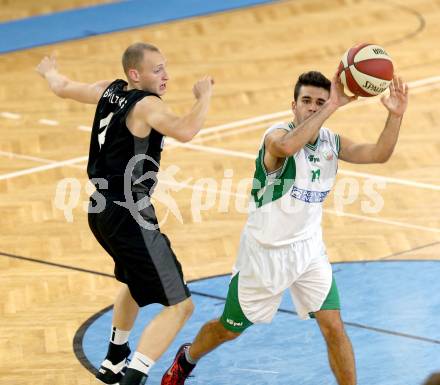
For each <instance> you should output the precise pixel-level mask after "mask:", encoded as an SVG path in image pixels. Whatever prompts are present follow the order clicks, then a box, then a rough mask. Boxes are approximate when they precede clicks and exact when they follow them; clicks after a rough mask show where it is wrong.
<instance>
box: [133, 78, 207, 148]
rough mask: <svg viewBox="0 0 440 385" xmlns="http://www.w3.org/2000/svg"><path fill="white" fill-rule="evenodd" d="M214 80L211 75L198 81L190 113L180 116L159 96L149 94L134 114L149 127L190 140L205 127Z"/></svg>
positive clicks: (179, 138)
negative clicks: (194, 100)
mask: <svg viewBox="0 0 440 385" xmlns="http://www.w3.org/2000/svg"><path fill="white" fill-rule="evenodd" d="M213 84H214V81H213V80H212V78H211V77H210V76H206V77H204V78H203V79H201V80H199V81H198V82H196V84H195V85H194V88H193V93H194V96H195V98H196V102H195V103H194V105H193V106H192V108H191V110H190V111H189V113H187V114H186V115H184V116H182V117H179V116H176V115H175V114H174V113H173V112H172V111H171V110H170V108H169V107H168V106H167V105H166V104H165V103H164V102H163V101H162V100H161V99H159V98H156V97H153V96H149V97H146V98H145V99H143V100H142V101H141V102H139V103H137V106H136V107H135V111H134V114H135V115H136V116H137V117H140V118H142V119H143V120H144V121H145V122H146V124H147V125H148V126H149V127H153V128H154V129H155V130H157V131H159V132H160V133H161V134H163V135H166V136H170V137H172V138H174V139H176V140H178V141H180V142H188V141H190V140H191V139H192V138H193V137H194V136H195V135H196V134H197V133H198V132H199V131H200V130H201V129H202V127H203V124H204V122H205V118H206V115H207V113H208V109H209V104H210V101H211V96H212V86H213Z"/></svg>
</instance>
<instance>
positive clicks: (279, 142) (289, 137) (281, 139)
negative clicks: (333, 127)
mask: <svg viewBox="0 0 440 385" xmlns="http://www.w3.org/2000/svg"><path fill="white" fill-rule="evenodd" d="M356 99H357V97H356V96H348V95H346V94H345V93H344V86H343V85H342V83H341V79H340V78H339V75H338V72H336V73H335V74H334V76H333V79H332V84H331V88H330V97H329V99H328V100H327V101H326V102H325V103H324V105H323V107H322V108H321V109H320V110H319V111H317V112H315V113H314V114H312V115H311V116H310V117H309V118H308V119H306V120H305V121H304V122H302V123H301V124H299V125H298V126H297V127H296V128H295V130H293V131H290V132H288V133H285V132H283V131H282V130H276V131H274V132H273V133H271V134H269V135H267V137H266V140H265V146H266V148H267V150H268V152H269V153H270V154H271V155H272V156H273V157H276V158H285V157H287V156H291V155H293V154H295V153H296V152H298V151H299V150H300V149H301V148H302V147H304V146H305V145H306V144H307V143H308V142H309V141H310V140H311V138H313V137H314V136H315V135H316V134H317V132H319V130H320V128H321V126H322V125H323V123H324V122H325V121H326V120H327V119H328V118H329V117H330V116H331V115H332V114H333V113H334V112H335V111H336V110H337V109H338V108H339V107H342V106H344V105H346V104H348V103H350V102H352V101H354V100H356Z"/></svg>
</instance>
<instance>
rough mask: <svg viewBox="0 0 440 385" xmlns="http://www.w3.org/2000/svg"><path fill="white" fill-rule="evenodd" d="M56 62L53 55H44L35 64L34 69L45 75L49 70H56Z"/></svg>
mask: <svg viewBox="0 0 440 385" xmlns="http://www.w3.org/2000/svg"><path fill="white" fill-rule="evenodd" d="M56 69H57V63H56V60H55V57H53V56H45V57H44V58H43V60H41V62H40V63H39V64H38V65H37V67H36V68H35V70H36V71H37V72H38V73H39V74H40V75H41V76H43V77H44V76H45V75H46V74H47V73H48V72H49V71H52V70H56Z"/></svg>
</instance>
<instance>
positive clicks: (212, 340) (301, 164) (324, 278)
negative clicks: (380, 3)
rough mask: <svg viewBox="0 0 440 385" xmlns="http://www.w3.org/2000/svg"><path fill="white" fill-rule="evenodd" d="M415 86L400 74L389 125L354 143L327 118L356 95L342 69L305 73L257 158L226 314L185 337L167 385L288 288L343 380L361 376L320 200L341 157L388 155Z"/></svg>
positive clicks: (348, 382) (262, 319)
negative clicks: (289, 113)
mask: <svg viewBox="0 0 440 385" xmlns="http://www.w3.org/2000/svg"><path fill="white" fill-rule="evenodd" d="M407 95H408V88H407V86H406V85H405V84H404V83H403V82H402V80H401V79H400V78H398V77H394V79H393V81H392V83H391V86H390V95H389V96H386V97H383V98H382V103H383V105H384V106H385V108H386V109H387V110H388V118H387V121H386V123H385V127H384V129H383V131H382V133H381V135H380V137H379V139H378V140H377V142H376V143H375V144H355V143H353V142H352V141H350V140H349V139H347V138H344V137H340V136H339V135H336V134H334V133H332V132H331V131H330V130H329V129H328V128H325V127H323V126H322V125H323V123H324V122H325V121H326V120H327V119H328V118H329V117H330V116H331V115H332V114H333V113H334V112H335V111H336V110H337V109H338V108H339V107H341V106H343V105H345V104H347V103H349V102H351V101H353V100H355V99H356V97H348V96H347V95H345V94H344V90H343V86H342V84H341V82H340V79H339V77H338V76H337V75H335V77H334V78H333V81H332V82H330V81H329V80H328V79H327V78H325V77H324V76H323V75H322V74H321V73H319V72H315V71H311V72H307V73H305V74H302V75H301V76H300V77H299V79H298V82H297V84H296V85H295V92H294V101H293V102H292V110H293V113H294V119H293V121H292V122H290V123H281V124H276V125H274V126H272V127H270V128H269V129H268V130H267V131H266V133H265V135H264V137H263V140H262V145H261V148H260V151H259V154H258V158H257V160H256V170H255V176H254V185H253V188H252V192H251V195H252V199H251V201H252V204H253V209H252V210H251V212H250V214H249V218H248V221H247V223H246V225H245V227H244V230H243V232H242V235H241V241H240V247H239V251H238V257H237V261H236V263H235V266H234V268H233V275H232V279H231V283H230V286H229V291H228V296H227V299H226V304H225V308H224V312H223V315H222V316H221V318H220V319H218V320H213V321H210V322H208V323H206V324H205V325H204V326H203V327H202V328H201V330H200V331H199V333H198V335H197V337H196V338H195V340H194V342H193V344H192V345H191V344H185V345H183V346H182V347H181V348H180V349H179V351H178V353H177V355H176V358H175V360H174V362H173V364H172V365H171V367H170V368H169V370H168V371H167V372H166V373H165V374H164V376H163V379H162V385H181V384H184V382H185V379H186V378H187V377H188V375H189V373H190V372H191V370H192V369H193V368H194V366H195V364H196V362H197V361H198V360H199V359H200V358H201V357H203V356H204V355H205V354H207V353H208V352H210V351H211V350H213V349H215V348H216V347H217V346H219V345H220V344H222V343H223V342H225V341H228V340H231V339H234V338H237V337H238V336H239V335H240V334H241V333H242V332H243V330H245V329H246V328H248V327H249V326H251V325H252V324H254V323H269V322H271V320H272V318H273V317H274V315H275V313H276V312H277V310H278V307H279V305H280V302H281V297H282V294H283V292H284V291H285V290H286V289H288V290H289V291H290V294H291V296H292V299H293V302H294V304H295V307H296V310H297V312H298V315H299V317H300V318H302V319H307V318H310V317H312V318H316V320H317V321H318V324H319V327H320V330H321V332H322V334H323V336H324V338H325V341H326V344H327V349H328V356H329V362H330V366H331V369H332V371H333V373H334V375H335V377H336V380H337V382H338V384H339V385H355V384H356V370H355V360H354V354H353V349H352V346H351V343H350V340H349V338H348V336H347V335H346V333H345V330H344V325H343V322H342V320H341V316H340V304H339V294H338V289H337V286H336V283H335V280H334V278H333V275H332V269H331V266H330V263H329V261H328V257H327V254H326V250H325V246H324V243H323V241H322V228H321V221H322V204H323V201H324V200H325V198H326V197H327V195H328V193H329V192H330V190H331V188H332V186H333V184H334V181H335V177H336V172H337V168H338V159H342V160H345V161H347V162H351V163H383V162H386V161H387V160H388V159H389V157H390V156H391V154H392V152H393V150H394V147H395V145H396V142H397V138H398V134H399V129H400V125H401V121H402V117H403V114H404V112H405V110H406V107H407V100H408V97H407Z"/></svg>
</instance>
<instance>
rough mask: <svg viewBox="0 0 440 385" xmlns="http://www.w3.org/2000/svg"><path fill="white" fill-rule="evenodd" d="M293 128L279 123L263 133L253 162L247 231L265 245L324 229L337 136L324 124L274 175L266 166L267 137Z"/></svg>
mask: <svg viewBox="0 0 440 385" xmlns="http://www.w3.org/2000/svg"><path fill="white" fill-rule="evenodd" d="M277 129H283V130H286V131H291V130H292V129H294V126H293V124H292V123H278V124H275V125H273V126H271V127H270V128H269V129H268V130H267V131H266V132H265V134H264V136H263V140H262V144H261V147H260V151H259V153H258V157H257V160H256V162H255V165H256V168H255V175H254V184H253V186H252V192H251V195H252V199H251V205H250V206H251V207H250V213H249V218H248V220H247V223H246V226H245V231H247V232H248V233H249V234H250V235H252V236H253V237H254V238H255V240H256V241H257V242H259V243H260V244H263V245H266V246H282V245H286V244H289V243H293V242H296V241H299V240H304V239H308V238H310V237H312V236H313V235H314V234H315V233H316V232H317V231H321V220H322V205H323V202H324V200H325V198H326V197H327V195H328V194H329V192H330V190H331V189H332V187H333V185H334V182H335V178H336V172H337V169H338V154H339V135H337V134H334V133H332V132H331V131H330V130H329V129H328V128H325V127H321V129H320V131H319V136H318V139H317V141H316V142H315V143H314V144H313V145H311V144H306V145H305V146H304V147H303V148H301V150H299V151H298V152H297V153H296V154H294V155H292V156H289V157H287V158H286V159H285V161H284V164H283V166H282V167H281V168H280V169H278V170H276V171H274V172H271V173H268V172H267V171H266V168H265V166H264V162H263V161H264V153H265V147H264V139H265V137H266V135H267V134H268V133H270V132H272V131H274V130H277Z"/></svg>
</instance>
